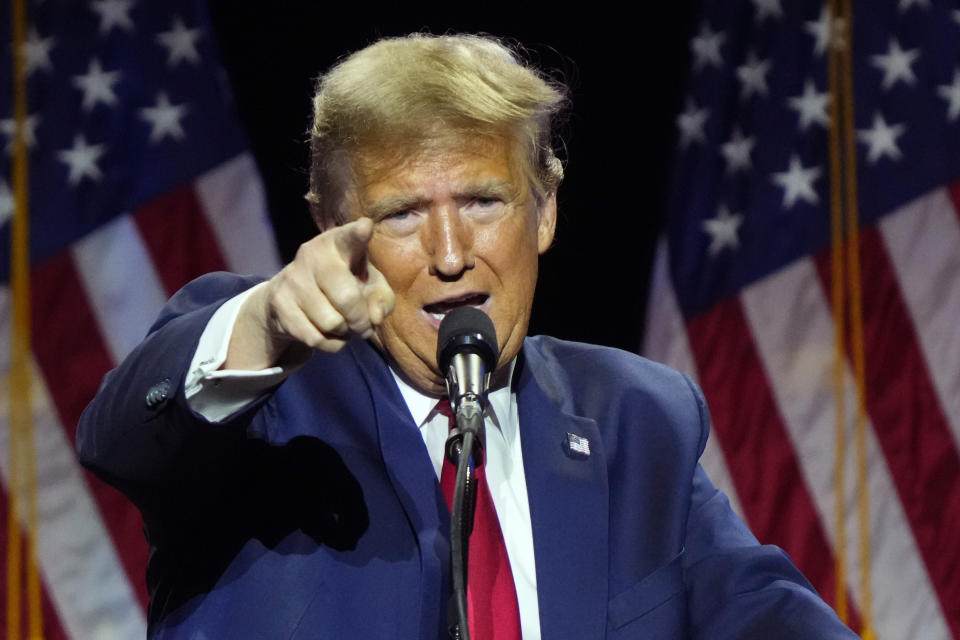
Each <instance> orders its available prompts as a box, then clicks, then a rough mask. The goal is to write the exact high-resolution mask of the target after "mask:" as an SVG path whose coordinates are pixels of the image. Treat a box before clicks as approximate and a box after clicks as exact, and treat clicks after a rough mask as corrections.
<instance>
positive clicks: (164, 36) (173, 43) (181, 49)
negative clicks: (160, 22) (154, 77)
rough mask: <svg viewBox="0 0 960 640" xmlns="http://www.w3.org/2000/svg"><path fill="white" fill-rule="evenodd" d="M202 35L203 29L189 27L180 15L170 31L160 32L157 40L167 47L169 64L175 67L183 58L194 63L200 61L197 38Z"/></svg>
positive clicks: (174, 20)
mask: <svg viewBox="0 0 960 640" xmlns="http://www.w3.org/2000/svg"><path fill="white" fill-rule="evenodd" d="M201 35H202V30H201V29H188V28H187V27H186V26H185V25H184V24H183V20H181V19H180V17H179V16H177V17H176V18H174V19H173V23H172V25H171V27H170V31H164V32H162V33H159V34H157V37H156V40H157V42H159V43H160V44H162V45H163V46H165V47H166V48H167V66H168V67H174V66H176V65H177V63H178V62H180V61H181V60H186V61H187V62H190V63H193V64H197V63H198V62H200V54H199V53H197V40H199V39H200V36H201Z"/></svg>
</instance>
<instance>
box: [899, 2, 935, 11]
mask: <svg viewBox="0 0 960 640" xmlns="http://www.w3.org/2000/svg"><path fill="white" fill-rule="evenodd" d="M910 7H920V8H921V9H929V8H930V0H900V3H899V4H898V5H897V9H899V10H900V13H903V12H905V11H906V10H907V9H909V8H910Z"/></svg>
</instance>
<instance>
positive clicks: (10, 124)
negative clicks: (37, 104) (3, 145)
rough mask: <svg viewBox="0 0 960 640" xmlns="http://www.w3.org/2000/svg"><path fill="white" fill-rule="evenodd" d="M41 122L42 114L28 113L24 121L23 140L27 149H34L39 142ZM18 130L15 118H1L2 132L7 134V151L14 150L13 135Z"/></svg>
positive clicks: (0, 128) (0, 129) (0, 127)
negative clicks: (38, 129) (38, 135)
mask: <svg viewBox="0 0 960 640" xmlns="http://www.w3.org/2000/svg"><path fill="white" fill-rule="evenodd" d="M38 124H40V116H38V115H36V114H32V115H28V116H27V117H26V118H25V119H24V121H23V141H24V143H25V144H26V145H27V149H32V148H33V147H34V146H36V144H37V125H38ZM16 130H17V121H16V120H14V119H13V118H7V119H5V120H0V132H2V133H3V134H4V135H5V136H7V153H11V152H12V151H13V139H14V138H13V136H14V135H15V133H16Z"/></svg>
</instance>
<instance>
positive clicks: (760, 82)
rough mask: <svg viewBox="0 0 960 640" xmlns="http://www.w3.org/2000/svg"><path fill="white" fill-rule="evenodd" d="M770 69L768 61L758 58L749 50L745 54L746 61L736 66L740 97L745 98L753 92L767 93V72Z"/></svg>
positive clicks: (762, 94) (763, 94)
mask: <svg viewBox="0 0 960 640" xmlns="http://www.w3.org/2000/svg"><path fill="white" fill-rule="evenodd" d="M768 71H770V61H769V60H760V59H758V58H757V55H756V54H755V53H754V52H753V51H751V52H750V53H749V54H747V61H746V62H745V63H744V64H742V65H740V66H739V67H737V79H738V80H740V98H741V99H743V100H746V99H747V98H749V97H750V96H752V95H754V94H758V95H761V96H765V95H767V94H768V93H769V92H770V90H769V89H768V88H767V72H768Z"/></svg>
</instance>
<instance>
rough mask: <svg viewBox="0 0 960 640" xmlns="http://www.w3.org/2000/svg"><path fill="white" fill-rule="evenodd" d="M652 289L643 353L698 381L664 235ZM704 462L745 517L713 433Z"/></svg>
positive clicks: (711, 477) (657, 255)
mask: <svg viewBox="0 0 960 640" xmlns="http://www.w3.org/2000/svg"><path fill="white" fill-rule="evenodd" d="M650 290H651V291H653V292H654V293H655V295H656V302H655V303H654V304H651V305H650V306H649V307H648V309H647V325H646V326H647V331H646V332H645V333H644V338H643V340H644V346H643V355H645V356H646V357H648V358H650V359H651V360H656V361H657V362H662V363H664V364H666V365H669V366H671V367H673V368H674V369H676V370H678V371H682V372H683V373H685V374H687V375H688V376H690V377H691V378H692V379H693V380H694V381H695V382H697V384H699V383H700V382H699V380H698V379H697V365H696V364H695V363H694V361H693V354H692V353H691V352H690V343H689V342H688V341H687V334H686V332H684V331H677V327H682V326H683V317H682V316H681V315H680V308H679V307H678V306H677V298H676V296H674V295H673V287H672V286H671V284H670V249H669V247H668V245H667V242H666V239H665V238H661V239H660V242H659V243H658V244H657V250H656V253H655V254H654V262H653V276H652V281H651V289H650ZM700 464H701V466H703V469H704V471H706V472H707V475H709V476H710V480H711V481H713V484H714V486H716V487H717V488H718V489H720V490H721V491H723V492H724V493H726V494H727V498H728V499H729V500H730V507H731V508H732V509H733V510H734V511H735V512H736V514H737V515H738V516H740V518H742V519H744V520H745V519H746V517H745V515H744V513H743V507H742V506H741V505H740V498H739V497H738V496H737V491H736V487H734V485H733V479H732V478H731V477H730V471H729V469H728V468H727V463H726V460H724V457H723V449H722V448H721V447H720V446H719V445H718V444H717V438H716V437H715V436H714V435H711V436H710V437H709V438H708V439H707V446H706V448H705V449H704V451H703V455H701V456H700Z"/></svg>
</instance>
